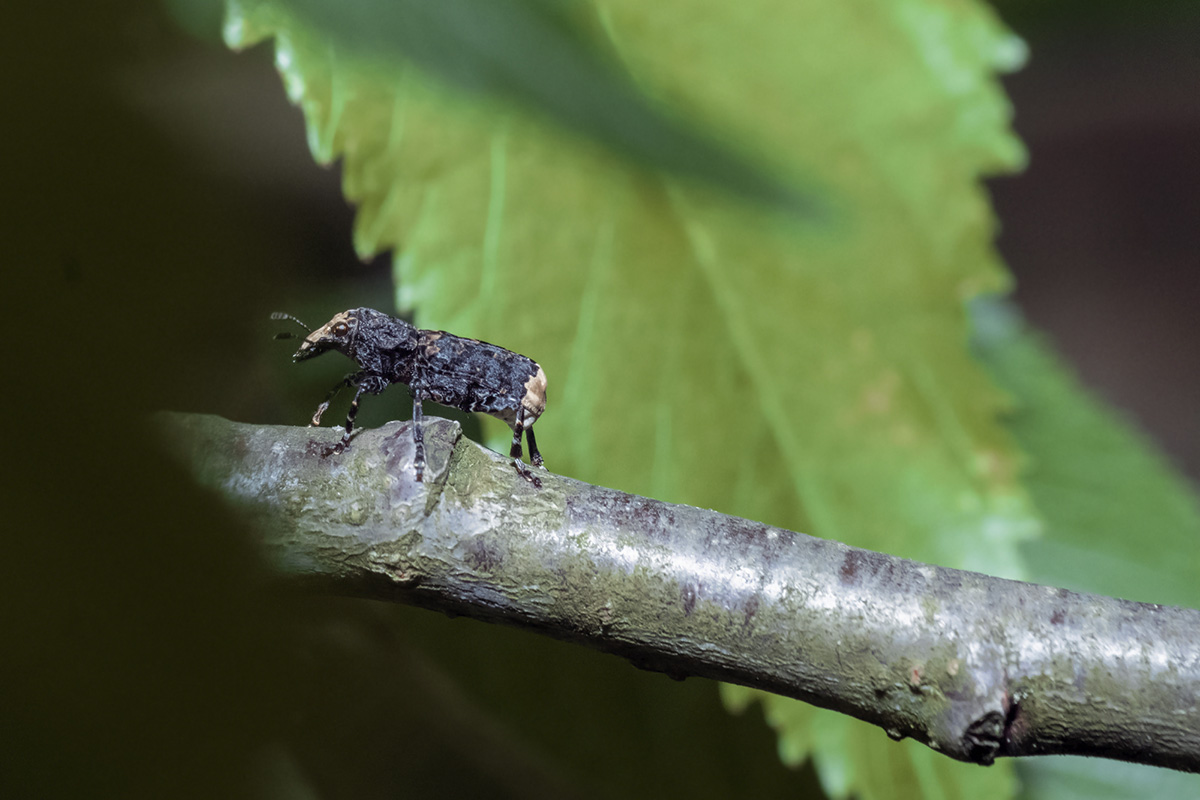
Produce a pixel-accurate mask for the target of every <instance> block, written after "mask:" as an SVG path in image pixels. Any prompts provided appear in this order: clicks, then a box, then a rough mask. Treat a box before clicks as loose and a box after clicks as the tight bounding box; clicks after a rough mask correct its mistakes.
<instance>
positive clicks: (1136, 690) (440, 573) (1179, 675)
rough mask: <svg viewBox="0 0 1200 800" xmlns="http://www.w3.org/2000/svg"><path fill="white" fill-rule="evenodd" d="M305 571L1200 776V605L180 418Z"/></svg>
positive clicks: (180, 430)
mask: <svg viewBox="0 0 1200 800" xmlns="http://www.w3.org/2000/svg"><path fill="white" fill-rule="evenodd" d="M160 422H161V426H162V428H163V429H164V430H165V431H166V433H167V434H168V436H169V437H170V439H171V440H172V441H173V442H174V444H175V445H176V447H177V449H178V450H180V452H181V453H182V454H183V455H184V456H185V458H186V461H187V463H188V465H189V466H190V467H191V469H192V470H193V471H194V473H195V474H196V476H197V477H198V479H199V480H200V481H201V482H202V483H203V484H205V485H208V486H211V487H213V488H216V489H218V490H219V491H220V492H221V493H222V494H224V495H225V496H226V497H227V498H228V499H230V500H231V501H233V502H234V503H235V504H236V505H238V506H240V507H241V508H242V509H244V511H245V513H246V514H247V515H249V516H250V517H251V518H252V521H253V523H254V525H255V529H256V530H257V531H259V532H260V533H261V535H262V546H263V548H264V550H265V552H266V553H267V554H268V557H269V558H270V560H271V562H272V564H273V565H274V566H275V567H276V568H277V569H278V570H279V571H280V572H281V573H283V574H284V575H286V576H289V577H293V578H303V579H307V580H310V581H316V582H318V583H320V584H321V585H322V587H323V588H325V589H328V590H331V591H335V592H338V593H341V594H352V595H358V596H362V597H370V598H376V599H387V600H392V601H396V602H403V603H411V604H415V605H419V606H424V607H427V608H435V609H440V610H442V611H448V612H452V613H456V614H462V615H467V616H471V617H476V618H478V619H484V620H490V621H493V622H503V623H507V624H512V625H519V626H522V627H526V628H532V629H535V630H538V631H541V632H543V633H546V634H548V635H551V636H554V637H557V638H559V639H565V640H568V641H573V642H579V643H583V644H587V645H590V646H592V647H595V648H598V649H600V650H604V651H607V652H611V653H616V654H619V655H622V656H624V657H626V658H628V659H629V660H630V661H632V662H633V663H634V664H635V665H637V666H639V667H642V668H646V669H653V670H658V671H662V672H666V673H668V674H671V675H673V676H677V677H684V676H688V675H700V676H704V677H708V678H715V679H718V680H722V681H728V682H732V683H739V684H744V685H747V686H753V687H756V688H760V689H766V690H768V691H771V692H776V693H778V694H783V695H787V696H790V697H795V698H799V699H801V700H804V701H807V702H809V703H813V704H814V705H818V706H822V707H825V708H831V709H835V710H837V711H841V712H844V713H846V714H850V715H852V716H855V717H858V718H859V719H862V720H866V721H867V722H870V723H873V724H875V725H879V726H880V727H882V728H883V729H884V730H886V731H887V733H888V734H889V735H890V736H893V737H894V738H902V737H905V736H910V737H912V738H914V739H917V740H918V741H921V742H924V743H925V744H927V745H929V746H930V747H932V748H934V749H936V750H939V751H941V752H943V753H945V754H946V755H949V756H951V757H953V758H956V759H960V760H963V761H971V762H975V763H980V764H988V763H991V762H992V760H993V759H995V758H996V757H1000V756H1020V755H1037V754H1051V753H1070V754H1081V755H1092V756H1105V757H1108V758H1116V759H1123V760H1126V761H1135V762H1140V763H1145V764H1157V765H1160V766H1166V767H1174V768H1176V769H1181V770H1188V771H1192V772H1200V611H1196V610H1192V609H1186V608H1175V607H1170V606H1159V605H1151V604H1145V603H1134V602H1130V601H1126V600H1118V599H1114V598H1109V597H1102V596H1098V595H1086V594H1077V593H1075V592H1069V591H1067V590H1065V589H1054V588H1049V587H1045V586H1037V585H1033V584H1028V583H1020V582H1015V581H1008V580H1003V579H1000V578H993V577H988V576H985V575H979V574H976V573H972V572H963V571H959V570H952V569H945V568H942V567H936V566H931V565H927V564H920V563H917V562H913V561H908V560H905V559H901V558H894V557H891V556H887V555H882V554H880V553H874V552H871V551H867V550H860V549H857V548H853V547H848V546H846V545H843V544H839V543H837V542H831V541H825V540H822V539H816V538H813V537H811V536H806V535H804V534H800V533H793V532H791V531H786V530H781V529H779V528H772V527H769V526H767V525H763V524H760V523H756V522H750V521H748V520H744V519H738V518H736V517H729V516H726V515H724V514H718V513H716V512H713V511H704V510H701V509H697V508H692V507H689V506H678V505H671V504H669V503H662V502H659V501H656V500H650V499H647V498H644V497H637V496H634V495H629V494H624V493H622V492H617V491H613V490H611V489H604V488H600V487H596V486H591V485H588V484H584V483H580V482H579V481H575V480H571V479H569V478H563V477H559V476H555V475H549V474H546V475H544V476H543V478H542V480H543V485H544V488H542V489H540V490H539V489H536V488H534V487H533V486H532V485H530V484H529V483H528V482H527V481H525V480H523V479H522V478H521V477H520V476H519V475H518V474H517V473H516V471H515V470H514V468H513V466H512V464H511V463H510V461H509V460H508V459H506V458H503V457H501V456H499V455H498V454H496V453H493V452H491V451H489V450H486V449H485V448H482V447H480V446H479V445H476V444H474V443H473V442H470V441H469V440H467V439H465V438H462V436H461V431H460V429H459V426H458V425H457V423H454V422H450V421H447V420H437V419H434V420H429V421H428V422H427V424H426V428H425V448H426V458H427V467H426V472H425V481H426V482H425V483H417V482H415V481H414V479H413V471H412V456H413V444H412V435H411V431H410V428H409V426H410V423H399V422H392V423H389V424H387V425H384V426H383V427H381V428H378V429H375V430H365V431H362V432H361V433H360V434H358V435H357V436H356V437H355V438H354V441H353V443H352V444H351V446H350V447H349V448H348V449H347V450H346V452H345V453H342V454H336V455H328V456H326V455H324V452H325V449H326V448H327V447H329V446H330V445H332V444H333V443H334V442H335V441H336V440H337V439H338V437H339V436H340V433H339V432H338V430H336V429H331V428H323V429H314V428H293V427H268V426H261V425H244V424H238V423H231V422H228V421H226V420H223V419H220V418H218V417H210V416H193V415H177V414H164V415H162V417H161V420H160Z"/></svg>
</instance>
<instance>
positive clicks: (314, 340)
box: [300, 311, 358, 352]
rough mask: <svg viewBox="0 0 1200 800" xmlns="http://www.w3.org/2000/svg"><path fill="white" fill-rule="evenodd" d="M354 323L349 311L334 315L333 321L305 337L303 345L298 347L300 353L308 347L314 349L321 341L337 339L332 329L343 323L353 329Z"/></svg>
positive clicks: (354, 319)
mask: <svg viewBox="0 0 1200 800" xmlns="http://www.w3.org/2000/svg"><path fill="white" fill-rule="evenodd" d="M356 322H358V320H357V319H356V318H355V317H353V316H351V314H350V312H349V311H343V312H342V313H340V314H335V315H334V316H333V319H331V320H329V322H326V323H325V324H324V325H322V326H321V327H319V328H317V329H316V330H315V331H313V332H312V333H310V334H309V335H308V336H307V337H305V339H304V342H303V344H301V345H300V351H301V352H303V351H305V350H307V349H308V348H310V347H315V346H317V345H318V344H321V341H322V340H324V339H337V338H338V337H337V336H335V335H334V333H333V329H334V328H335V327H337V326H338V324H339V323H345V324H346V325H349V326H350V327H353V326H354V324H355V323H356Z"/></svg>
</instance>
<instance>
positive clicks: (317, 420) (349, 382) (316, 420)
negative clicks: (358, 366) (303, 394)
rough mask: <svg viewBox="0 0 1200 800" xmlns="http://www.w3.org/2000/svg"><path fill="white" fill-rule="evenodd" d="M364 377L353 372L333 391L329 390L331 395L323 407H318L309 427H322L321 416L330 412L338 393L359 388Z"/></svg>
mask: <svg viewBox="0 0 1200 800" xmlns="http://www.w3.org/2000/svg"><path fill="white" fill-rule="evenodd" d="M362 377H363V373H361V372H352V373H350V374H349V375H347V376H346V377H344V378H342V379H341V380H340V381H338V383H337V385H335V386H334V387H333V388H332V389H330V390H329V394H327V395H325V402H323V403H321V405H319V406H317V410H316V413H314V414H313V415H312V422H310V423H308V424H309V426H310V427H313V428H316V427H318V426H320V424H321V415H323V414H324V413H325V412H326V411H328V410H329V404H330V403H331V402H333V398H334V397H336V396H337V393H338V392H340V391H341V390H342V389H345V388H346V387H347V386H357V385H358V382H359V380H360V379H361V378H362Z"/></svg>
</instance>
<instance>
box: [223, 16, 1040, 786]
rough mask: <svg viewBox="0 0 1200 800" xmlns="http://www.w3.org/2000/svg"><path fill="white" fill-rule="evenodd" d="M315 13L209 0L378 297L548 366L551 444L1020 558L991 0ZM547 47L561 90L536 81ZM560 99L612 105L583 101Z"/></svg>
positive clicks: (1001, 773)
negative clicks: (384, 260) (378, 278)
mask: <svg viewBox="0 0 1200 800" xmlns="http://www.w3.org/2000/svg"><path fill="white" fill-rule="evenodd" d="M334 7H335V6H332V5H330V6H322V5H321V4H319V3H317V2H315V0H305V2H303V3H302V4H287V3H284V2H283V1H282V0H276V1H275V2H272V0H255V2H233V0H231V2H230V17H229V22H228V25H227V39H228V40H229V41H230V43H231V44H233V45H235V46H245V45H247V44H250V43H252V42H254V41H257V40H260V39H262V38H265V37H267V36H275V38H276V48H277V62H278V64H279V67H280V70H281V72H282V73H283V75H284V79H285V82H286V84H287V86H288V90H289V93H290V95H291V97H292V98H293V100H294V101H296V102H298V103H300V104H301V106H302V107H303V108H304V111H305V115H306V118H307V120H308V129H309V135H310V142H311V145H312V148H313V152H314V154H315V155H316V157H317V158H318V160H320V161H323V162H330V161H332V160H334V159H335V158H338V157H341V158H342V159H343V161H342V167H343V171H344V180H345V192H346V195H347V197H349V198H350V199H351V200H353V201H354V202H356V203H357V204H359V209H360V213H359V215H358V218H357V220H356V230H355V241H356V246H357V247H358V249H359V251H360V252H361V253H362V254H364V255H367V254H371V253H374V252H377V251H379V250H383V249H387V248H393V249H394V250H395V270H396V279H397V285H398V296H399V305H400V306H401V308H403V309H408V310H413V311H414V312H415V315H416V321H417V322H418V324H421V325H422V326H425V327H439V328H445V329H448V330H452V331H454V332H456V333H460V334H463V335H469V336H475V337H478V338H483V339H486V340H489V341H495V342H497V343H500V344H503V345H504V346H506V347H510V348H512V349H515V350H518V351H520V352H523V353H526V354H528V355H530V356H532V357H533V358H536V359H537V360H538V361H539V362H540V363H541V364H542V366H543V367H544V368H545V370H546V373H547V375H548V376H549V384H550V390H549V406H548V410H547V413H546V414H545V416H543V417H542V418H541V419H540V420H539V421H538V427H537V431H538V438H539V443H540V444H541V449H542V452H543V454H544V455H545V456H546V459H547V464H548V466H549V467H550V468H552V469H554V470H555V471H560V472H563V473H565V474H569V475H573V476H575V477H578V478H580V479H583V480H587V481H590V482H595V483H600V484H605V485H610V486H615V487H618V488H621V489H625V490H628V491H633V492H638V493H642V494H649V495H653V496H656V497H659V498H662V499H665V500H671V501H676V502H686V503H691V504H695V505H704V506H709V507H713V508H718V509H720V510H722V511H726V512H730V513H735V514H739V515H742V516H747V517H751V518H754V519H758V520H763V521H766V522H769V523H774V524H779V525H782V526H786V527H788V528H793V529H799V530H806V531H808V532H811V533H814V534H817V535H820V536H826V537H830V538H836V539H840V540H842V541H846V542H851V543H854V544H857V545H861V546H864V547H870V548H873V549H876V550H883V551H887V552H892V553H897V554H902V555H905V556H909V557H913V558H918V559H922V560H926V561H932V562H936V563H940V564H945V565H949V566H956V567H966V568H972V569H977V570H981V571H987V572H990V573H993V574H1003V575H1008V576H1020V575H1021V558H1020V553H1019V551H1018V544H1019V543H1020V542H1022V541H1024V540H1027V539H1028V538H1030V537H1031V536H1032V535H1033V533H1034V531H1035V529H1036V520H1035V518H1034V516H1033V514H1032V512H1031V509H1030V506H1029V503H1028V499H1027V498H1026V496H1025V494H1024V492H1023V490H1022V488H1021V486H1020V484H1019V482H1018V480H1017V467H1018V464H1019V458H1018V456H1017V453H1016V451H1015V449H1014V447H1013V445H1012V442H1011V441H1010V439H1009V437H1008V435H1007V433H1006V432H1005V431H1004V430H1003V428H1002V427H1001V426H1000V424H999V423H998V421H997V415H998V413H999V411H1000V410H1001V409H1002V408H1003V407H1004V404H1005V399H1004V396H1003V395H1002V394H1001V393H1000V392H999V391H997V390H996V389H995V388H994V387H993V386H992V385H991V383H990V382H989V379H988V376H987V375H986V374H985V373H984V372H983V371H982V370H981V369H980V368H979V367H978V365H976V364H975V363H974V362H973V360H972V359H971V358H970V356H969V354H968V352H967V348H966V342H967V319H966V314H965V310H964V306H963V304H964V301H966V300H967V299H969V298H971V297H973V296H975V295H977V294H979V293H982V292H988V291H998V290H1001V289H1003V288H1004V287H1005V286H1006V285H1007V278H1006V277H1005V275H1004V273H1003V272H1002V270H1001V268H1000V266H999V264H998V262H997V259H996V257H995V255H994V253H993V251H992V247H991V234H992V229H993V222H992V219H991V215H990V211H989V208H988V204H987V201H986V197H985V195H984V193H983V192H982V191H981V189H980V188H979V185H978V180H979V177H980V175H982V174H985V173H991V172H996V171H1000V170H1008V169H1014V168H1016V167H1018V166H1020V164H1021V163H1022V160H1023V152H1022V150H1021V147H1020V145H1019V143H1018V142H1017V141H1016V140H1015V139H1014V138H1013V136H1012V135H1011V133H1010V132H1009V130H1008V128H1007V119H1008V115H1009V109H1008V105H1007V102H1006V100H1005V99H1004V97H1003V95H1002V93H1001V92H1000V89H999V87H998V86H997V85H996V82H995V80H994V72H995V71H996V70H997V69H1007V68H1011V67H1013V66H1015V65H1016V64H1017V63H1018V62H1019V61H1020V60H1021V57H1022V54H1023V45H1022V44H1021V43H1020V41H1019V40H1017V39H1016V38H1015V37H1013V36H1012V35H1011V34H1009V33H1007V32H1006V31H1004V30H1003V29H1002V28H1001V26H1000V25H999V24H998V23H997V22H996V20H995V19H994V17H993V16H991V14H990V13H989V12H988V11H987V10H986V8H984V7H983V6H981V5H978V4H976V3H972V2H948V1H947V0H902V1H899V2H898V1H897V0H864V1H863V2H860V3H854V4H845V3H827V4H801V3H795V4H783V5H781V4H777V3H765V2H761V0H757V1H753V2H747V3H739V4H726V3H707V4H702V5H698V4H696V3H694V2H689V3H683V2H661V3H653V4H650V3H643V2H636V1H635V0H619V1H615V2H598V1H597V2H593V3H582V2H577V3H569V4H568V3H561V4H554V3H546V2H535V1H534V0H528V2H516V0H513V1H512V2H506V3H503V4H501V5H497V8H501V9H503V13H501V12H500V11H487V12H484V11H483V10H482V8H483V7H482V6H481V5H480V4H479V3H466V2H453V3H446V4H437V3H427V4H419V3H411V2H409V3H404V4H402V5H397V6H395V7H394V9H392V7H391V5H390V4H388V3H385V2H383V0H374V2H367V0H359V2H356V3H339V4H337V5H336V8H337V9H338V12H337V13H336V14H335V13H332V12H330V11H328V9H330V8H334ZM322 9H325V10H322ZM389 9H391V10H389ZM395 9H399V10H395ZM467 12H470V13H467ZM494 14H501V16H502V17H504V18H505V19H507V22H505V23H504V24H501V22H499V21H498V20H497V19H496V18H495V17H494ZM473 15H474V16H473ZM480 15H482V16H480ZM406 23H407V24H411V25H412V26H413V31H415V33H413V35H412V36H409V37H407V38H403V40H400V39H394V38H389V37H386V36H381V35H380V34H379V31H380V30H389V31H395V30H400V29H401V28H403V27H404V25H405V24H406ZM431 31H432V32H433V33H431ZM435 33H436V35H435ZM564 53H566V55H564ZM601 67H603V68H601ZM548 70H549V71H550V72H551V73H552V74H553V75H554V76H555V77H556V79H557V83H556V85H555V86H554V87H552V89H548V88H547V87H546V86H544V85H543V84H542V83H541V79H540V78H538V79H535V78H533V77H530V76H531V75H538V76H541V77H544V73H546V72H547V71H548ZM494 75H498V76H500V77H498V78H496V79H495V80H490V79H489V76H494ZM551 83H555V82H551ZM464 87H469V88H470V91H464ZM571 97H600V98H609V99H606V100H604V102H601V103H599V104H598V105H597V104H593V111H592V113H590V114H589V113H582V114H577V115H575V116H572V115H571V114H570V113H567V111H564V102H566V101H564V99H563V98H571ZM612 98H619V99H612ZM585 105H586V104H585ZM570 107H571V105H570V103H566V108H570ZM595 108H600V109H602V110H603V109H605V108H608V109H610V110H611V111H612V115H611V117H612V118H611V119H605V120H604V121H603V123H601V122H599V121H597V114H596V113H594V109H595ZM599 117H604V114H600V115H599ZM646 129H650V130H651V131H652V132H653V135H651V136H647V137H644V138H645V139H646V141H648V142H649V143H648V144H643V145H642V146H638V147H633V146H630V145H628V144H625V145H623V146H619V147H618V146H616V145H615V144H614V143H615V142H626V143H627V142H629V141H642V139H639V138H638V136H639V131H645V130H646ZM714 143H720V146H719V147H718V145H716V144H714ZM705 148H712V149H709V150H706V149H705ZM675 151H678V152H680V153H684V154H687V155H686V157H683V158H682V160H672V158H671V157H670V156H671V154H672V153H673V152H675ZM706 152H707V153H720V155H719V156H717V155H713V156H712V158H713V159H715V160H716V161H717V162H719V166H720V168H719V169H714V170H711V171H709V172H705V171H704V170H702V169H698V168H695V164H696V154H697V153H706ZM631 154H632V155H631ZM688 164H691V165H692V167H688V166H687V165H688ZM763 174H766V175H769V176H771V181H769V182H763V181H762V180H761V178H760V176H761V175H763ZM747 185H751V186H759V187H764V186H774V185H779V186H782V187H784V188H785V190H784V191H783V192H781V193H778V194H772V192H770V191H767V190H766V189H763V190H762V191H759V192H757V193H756V192H755V191H749V190H747V189H745V186H747ZM779 196H787V197H795V198H806V202H796V203H788V202H779V201H778V198H779ZM747 198H757V200H758V201H756V200H749V199H747ZM764 198H766V199H770V200H771V201H770V202H765V203H764V202H759V201H761V200H762V199H764ZM493 431H494V432H495V433H494V435H495V436H496V441H497V443H500V442H502V440H503V438H504V436H503V433H502V432H501V431H500V430H498V429H496V428H493ZM501 446H502V445H501ZM741 691H742V690H737V689H730V690H728V691H727V692H726V697H727V700H728V701H729V702H730V703H731V704H734V705H738V704H744V703H745V702H747V696H746V695H744V694H739V693H740V692H741ZM762 697H763V698H764V702H765V703H766V706H767V714H768V716H769V717H770V718H772V719H773V720H775V721H776V724H777V727H778V729H779V732H780V737H781V738H780V747H781V749H782V750H783V751H784V752H785V753H787V754H788V756H789V758H791V759H792V760H797V759H801V758H803V757H804V756H805V755H806V754H808V753H809V752H814V748H816V749H815V752H816V753H817V755H818V760H817V764H818V767H819V768H820V769H821V775H822V778H823V780H825V782H826V785H827V787H829V788H830V790H831V791H832V792H833V793H834V794H835V795H837V796H842V795H844V793H845V792H848V791H857V792H859V793H860V794H861V796H863V797H868V798H874V797H880V798H882V797H893V796H905V792H908V791H911V790H912V789H913V787H917V786H920V787H922V788H923V790H926V791H930V792H932V791H934V789H935V788H937V789H939V790H940V791H942V793H943V794H944V796H946V797H958V796H972V797H976V796H997V797H998V796H1005V795H1006V794H1008V793H1010V792H1011V787H1012V783H1011V777H1010V774H1009V773H1008V771H1007V770H1006V769H1005V768H1003V767H998V768H994V769H991V770H987V771H983V770H975V771H974V772H969V771H963V770H962V769H960V765H957V764H954V763H953V762H950V761H949V760H948V759H945V758H942V757H940V756H937V755H936V754H933V753H929V754H926V755H924V756H918V755H914V754H912V753H911V752H910V751H909V750H907V749H906V748H904V747H903V746H896V745H894V744H892V743H891V742H889V741H888V740H886V738H885V737H884V735H883V734H882V733H881V732H880V731H878V730H877V729H874V728H869V727H867V726H863V725H859V724H857V723H853V722H852V721H848V720H844V719H841V718H839V717H837V716H836V715H833V714H830V713H827V712H818V711H815V710H813V709H809V708H807V707H803V706H800V705H798V704H796V703H794V702H793V701H788V700H784V699H782V698H777V697H773V696H762ZM826 730H836V731H840V733H839V734H838V735H837V736H834V737H826V736H825V733H824V732H825V731H826ZM833 742H838V744H836V745H835V744H832V743H833ZM879 752H883V753H885V754H886V757H885V758H884V759H883V760H880V758H879V756H878V753H879ZM901 754H903V755H901ZM881 763H886V764H888V765H889V769H888V770H885V771H882V772H880V771H878V769H879V764H881ZM968 769H969V768H968ZM959 776H969V777H962V778H960V777H959ZM968 784H969V786H968Z"/></svg>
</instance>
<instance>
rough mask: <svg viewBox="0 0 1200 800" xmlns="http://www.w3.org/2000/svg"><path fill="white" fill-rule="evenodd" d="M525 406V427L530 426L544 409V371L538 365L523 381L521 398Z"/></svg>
mask: <svg viewBox="0 0 1200 800" xmlns="http://www.w3.org/2000/svg"><path fill="white" fill-rule="evenodd" d="M521 405H522V406H524V407H525V412H526V413H525V427H526V429H528V428H532V427H533V423H534V421H535V420H537V418H538V417H540V416H541V415H542V412H543V411H545V410H546V373H545V372H543V371H542V368H541V367H540V366H539V367H538V370H537V372H536V373H534V374H533V375H531V376H529V380H527V381H525V396H524V397H522V398H521Z"/></svg>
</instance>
